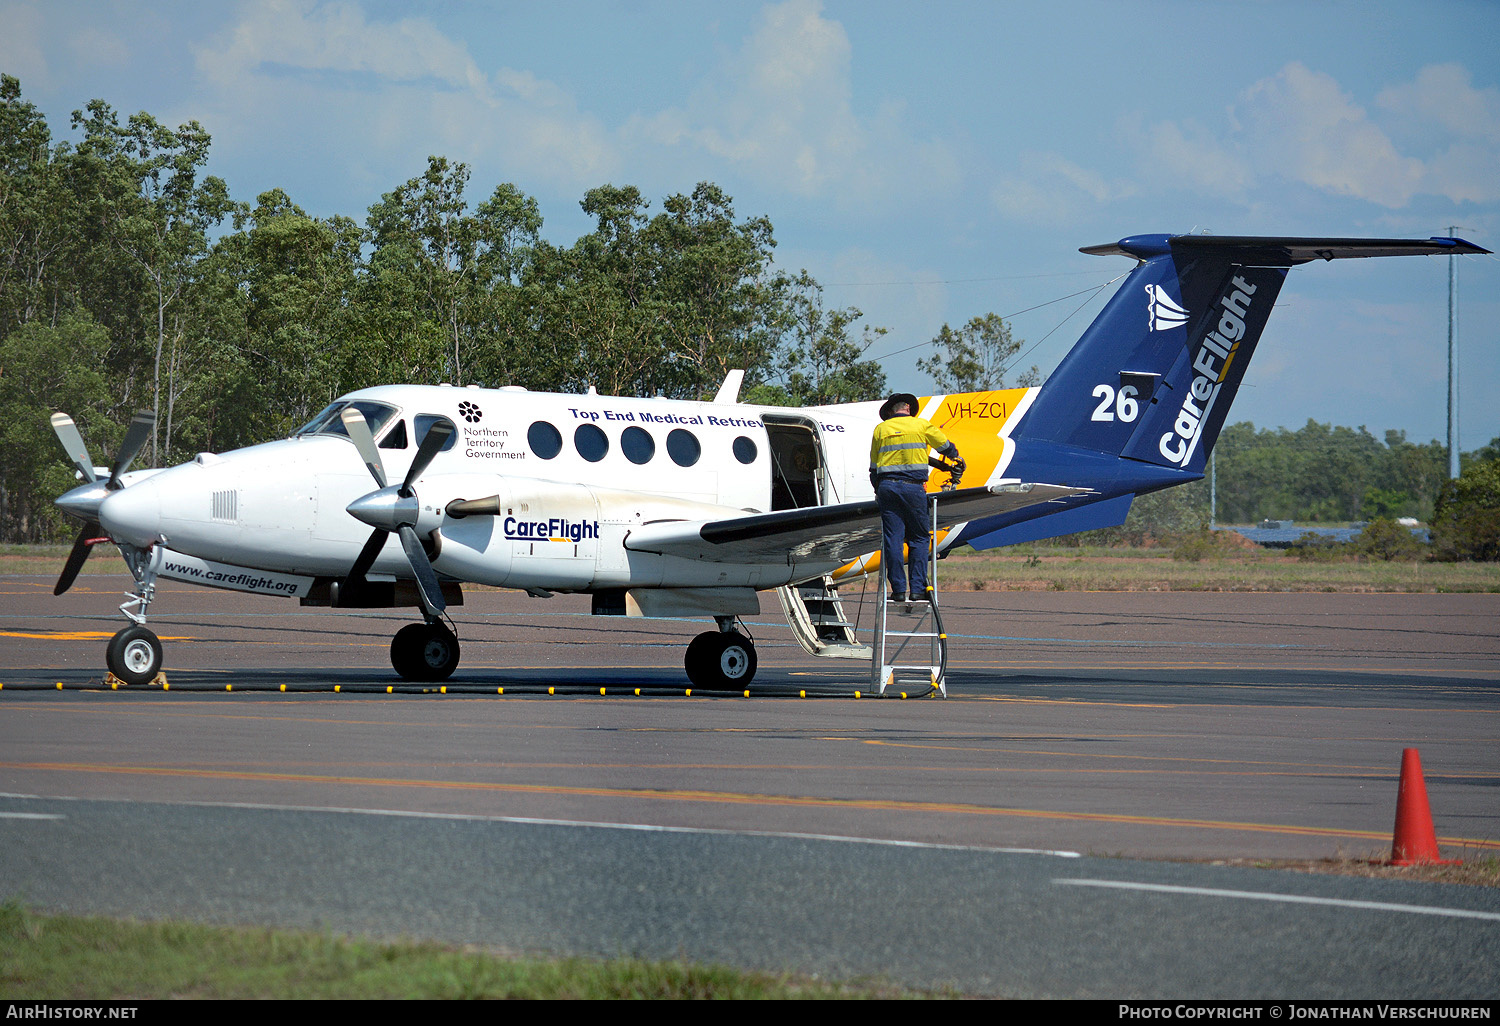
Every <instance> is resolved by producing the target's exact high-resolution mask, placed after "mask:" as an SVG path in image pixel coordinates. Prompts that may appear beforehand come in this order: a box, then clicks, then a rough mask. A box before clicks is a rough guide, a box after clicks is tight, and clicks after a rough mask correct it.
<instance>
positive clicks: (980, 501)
mask: <svg viewBox="0 0 1500 1026" xmlns="http://www.w3.org/2000/svg"><path fill="white" fill-rule="evenodd" d="M1087 491H1089V489H1087V488H1065V487H1063V486H1061V485H1050V484H1015V483H1012V484H994V485H988V486H986V487H980V488H961V489H958V490H957V491H952V492H934V493H932V494H933V495H935V496H936V497H937V500H938V527H939V528H946V527H952V526H954V525H956V524H961V523H965V522H966V521H969V520H976V519H978V518H980V517H986V516H993V515H995V514H997V513H1007V512H1010V511H1012V510H1017V509H1022V508H1024V507H1026V506H1035V505H1038V504H1040V503H1046V502H1056V501H1058V500H1061V499H1066V498H1068V497H1069V496H1072V495H1080V494H1083V493H1085V492H1087ZM625 547H626V548H627V549H632V550H635V551H637V552H660V553H663V554H666V555H673V556H684V557H687V558H689V559H702V560H708V561H710V562H716V563H756V562H764V561H767V560H776V561H781V560H785V561H786V562H787V563H788V564H793V565H795V564H802V563H816V562H830V561H833V562H842V561H845V560H849V559H853V558H855V557H856V556H861V555H863V554H865V553H867V552H871V551H874V550H875V549H878V548H879V547H880V507H879V506H878V505H877V504H876V502H875V500H874V499H867V500H865V501H863V502H844V503H840V504H838V505H836V506H810V507H808V508H806V509H787V510H779V511H777V512H775V513H751V514H747V515H746V516H743V517H732V518H729V519H724V520H709V521H704V520H671V521H661V522H658V523H654V524H645V525H643V526H642V527H638V528H636V529H635V530H633V531H631V532H630V534H629V535H628V536H626V538H625Z"/></svg>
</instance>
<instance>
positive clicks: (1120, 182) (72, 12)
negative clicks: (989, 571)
mask: <svg viewBox="0 0 1500 1026" xmlns="http://www.w3.org/2000/svg"><path fill="white" fill-rule="evenodd" d="M1497 40H1500V4H1496V3H1492V2H1479V0H1472V2H1459V0H1454V2H1439V0H1429V2H1424V3H1416V2H1406V3H1392V2H1365V3H1341V2H1321V3H1319V2H1307V0H1301V2H1297V3H1282V2H1278V0H1262V2H1255V0H1240V2H1235V3H1217V2H1212V0H1207V2H1198V3H1185V2H1168V0H1159V2H1133V3H1124V2H1120V3H1104V2H1081V0H1059V2H1052V3H999V2H959V0H946V2H945V0H928V2H924V3H921V4H917V3H894V2H879V0H863V2H840V0H824V2H818V0H784V2H780V3H774V2H773V3H767V2H743V3H742V2H718V3H711V4H704V3H701V2H700V3H693V2H686V0H657V2H650V0H644V2H634V3H625V2H605V0H552V2H548V3H542V2H540V0H527V2H520V3H501V2H492V3H457V2H429V3H388V2H376V0H363V2H359V0H354V2H337V3H324V2H317V0H245V2H241V3H209V4H203V3H187V2H178V0H157V2H154V3H150V4H143V3H105V2H100V0H92V2H81V0H50V2H45V3H43V2H36V3H30V2H11V0H0V69H3V70H4V71H5V72H6V73H9V74H14V75H17V76H18V77H19V78H20V79H21V84H22V92H23V96H24V97H25V98H27V99H29V100H31V101H32V102H34V103H36V104H37V105H38V106H40V107H41V108H42V109H43V110H44V111H45V112H46V114H47V116H48V120H49V122H50V123H51V125H52V128H53V131H54V134H55V136H57V137H60V138H66V137H68V135H69V129H68V115H69V113H70V112H71V111H73V110H74V109H78V108H81V107H83V106H84V105H85V104H86V103H87V102H88V100H90V99H92V98H94V97H100V98H103V99H105V100H106V101H108V102H109V103H111V104H112V105H113V106H114V107H115V108H116V109H117V110H119V111H121V112H122V114H128V113H133V112H135V111H137V110H146V111H149V112H150V113H151V114H153V115H155V116H156V117H158V118H160V119H162V120H164V121H167V122H169V123H171V124H174V125H175V124H179V123H181V122H184V121H186V120H188V119H196V120H198V121H199V122H201V123H202V124H203V125H204V126H205V127H206V128H207V129H208V130H209V131H210V132H211V133H212V135H213V138H214V145H213V155H212V158H211V165H212V166H211V170H212V171H213V172H214V173H216V174H219V175H221V176H222V177H224V178H225V179H226V180H227V181H228V183H229V186H230V189H231V191H232V193H233V194H234V195H235V196H236V198H239V199H243V200H247V201H251V200H253V199H254V197H255V196H256V194H258V193H259V192H262V191H264V190H266V189H270V188H273V187H280V188H282V189H285V190H286V191H287V192H288V193H289V194H290V195H291V197H292V198H293V200H294V201H296V202H297V203H299V204H300V205H301V206H302V207H304V208H305V209H307V210H308V211H309V212H310V213H313V214H316V215H329V214H335V213H339V214H347V215H349V216H352V217H355V218H358V219H363V216H364V213H365V211H366V209H367V208H368V207H369V206H370V204H371V203H373V202H375V201H376V200H377V199H378V198H379V196H380V195H381V194H382V193H384V192H387V191H389V190H390V189H392V188H394V187H395V186H396V185H398V184H400V183H401V182H403V181H405V180H406V179H408V178H411V177H413V176H415V175H417V174H419V173H420V172H421V171H422V170H423V169H424V168H425V166H426V159H427V156H428V154H441V155H444V156H447V157H448V158H450V159H451V160H458V161H463V162H465V163H467V164H469V165H470V167H471V169H472V178H471V180H470V198H471V201H472V202H474V203H476V204H477V203H478V202H480V201H481V200H483V199H484V198H486V197H487V196H488V194H489V193H490V191H491V190H493V188H494V187H495V185H497V184H498V183H500V182H513V183H515V184H516V185H517V186H519V187H520V188H521V189H522V190H523V191H525V192H526V193H528V194H530V195H532V196H535V197H536V198H537V200H538V202H539V203H540V205H541V209H542V214H543V216H544V217H545V219H546V224H545V227H544V229H543V231H544V234H546V235H547V236H548V237H549V238H550V239H552V240H553V241H555V242H559V243H562V244H567V243H570V242H572V241H573V240H574V239H575V238H577V236H578V235H579V234H581V233H582V232H584V231H586V230H588V228H589V227H590V226H589V223H588V221H587V219H586V218H585V217H584V215H583V214H582V212H581V211H580V210H579V209H578V201H579V199H581V198H582V196H583V194H584V192H585V191H586V190H588V189H590V188H592V187H594V186H596V185H600V184H603V183H606V182H612V183H615V184H621V185H623V184H632V185H636V186H638V187H639V188H640V189H641V190H642V191H643V193H644V194H645V195H647V196H649V197H651V198H652V199H653V201H654V206H655V205H659V202H660V200H661V199H662V198H663V197H665V196H667V195H670V194H672V193H676V192H687V191H690V190H691V189H692V187H693V185H694V184H695V183H697V182H699V181H704V180H707V181H713V182H716V183H717V184H719V185H720V186H722V187H723V188H724V189H725V191H727V192H728V193H729V194H730V195H731V196H732V197H734V201H735V208H736V211H737V213H738V214H739V215H740V216H742V217H744V216H755V215H765V216H767V217H769V218H770V219H771V221H772V223H773V224H774V225H775V227H776V237H777V240H778V243H779V245H778V248H777V251H776V252H777V261H778V263H780V264H782V265H783V266H784V267H785V268H786V269H788V270H790V271H796V270H798V269H800V268H806V269H807V270H808V271H809V272H810V273H811V274H812V275H813V276H814V277H815V278H817V279H818V280H819V281H820V282H823V283H824V284H825V286H826V289H825V301H826V302H827V303H828V304H829V305H833V306H856V307H858V308H859V309H861V310H862V311H863V312H864V314H865V322H866V323H868V324H871V325H878V326H881V327H885V328H887V329H889V333H888V334H887V335H886V336H885V337H884V338H882V339H881V340H880V341H878V342H877V343H876V345H875V347H874V348H873V349H872V350H871V354H870V355H872V356H878V357H883V359H882V362H883V363H884V364H885V366H886V369H887V373H888V375H889V378H890V383H891V385H892V386H893V387H898V386H899V387H900V388H902V389H908V388H909V389H911V390H913V391H922V390H923V389H924V388H926V387H927V385H928V382H926V381H924V380H923V379H922V378H921V376H920V375H918V374H917V373H916V372H915V370H914V366H913V365H914V363H915V360H916V359H917V358H918V357H920V356H922V355H925V354H926V352H927V351H928V348H929V347H928V345H927V343H928V341H929V340H930V339H931V338H932V337H933V336H934V335H935V334H936V333H937V331H938V329H939V328H940V327H941V325H942V324H943V323H944V322H947V323H950V324H953V325H955V326H956V325H959V324H962V323H963V322H965V321H967V320H968V319H969V318H971V317H974V316H978V315H981V314H984V313H987V312H991V311H993V312H995V313H999V314H1001V315H1002V316H1006V317H1007V318H1008V319H1010V321H1011V323H1012V327H1013V330H1014V332H1015V335H1016V336H1017V337H1020V338H1024V339H1026V340H1027V344H1028V346H1033V348H1031V350H1030V352H1029V353H1027V354H1026V355H1025V357H1024V361H1023V367H1024V366H1030V365H1031V364H1033V363H1034V364H1037V365H1038V366H1039V367H1040V368H1041V370H1042V371H1043V372H1044V373H1045V372H1047V371H1049V370H1050V369H1051V367H1052V366H1053V365H1054V364H1056V362H1057V361H1058V360H1059V359H1060V358H1061V356H1062V355H1063V354H1064V353H1065V352H1066V351H1067V348H1068V346H1069V345H1070V344H1071V343H1072V341H1073V340H1074V339H1076V338H1077V337H1078V335H1079V334H1080V333H1081V331H1082V330H1083V328H1084V326H1085V325H1086V324H1087V323H1088V320H1089V319H1090V318H1091V317H1092V316H1093V314H1094V313H1096V312H1097V311H1098V309H1099V308H1100V306H1101V305H1102V303H1103V301H1104V299H1105V298H1107V296H1108V295H1109V294H1110V292H1112V291H1113V286H1110V287H1109V288H1106V289H1104V290H1103V291H1100V292H1094V290H1095V289H1097V287H1099V286H1102V285H1104V284H1105V283H1106V282H1108V281H1109V280H1110V279H1112V278H1114V277H1115V276H1117V275H1119V274H1121V273H1123V272H1124V271H1126V270H1127V269H1128V267H1129V262H1128V261H1126V260H1124V259H1123V258H1118V257H1116V258H1099V257H1087V256H1084V255H1082V254H1080V253H1078V247H1080V246H1085V245H1093V244H1097V243H1102V242H1109V241H1113V240H1115V239H1118V238H1121V237H1123V236H1126V235H1133V234H1139V233H1145V232H1186V231H1192V230H1209V231H1212V232H1213V233H1215V234H1221V235H1231V234H1289V235H1338V236H1358V235H1366V236H1403V237H1407V236H1409V237H1416V238H1425V237H1427V236H1430V235H1439V234H1445V233H1446V232H1447V229H1448V227H1449V226H1450V225H1457V226H1460V228H1461V230H1460V231H1458V232H1457V234H1459V235H1461V236H1463V237H1465V238H1468V239H1470V240H1471V241H1474V242H1477V243H1478V244H1480V245H1482V246H1485V247H1486V248H1489V249H1496V248H1500V247H1497V245H1496V243H1497V242H1500V231H1497V229H1500V57H1497V47H1496V41H1497ZM1459 276H1460V277H1459V281H1460V290H1461V309H1460V332H1461V338H1462V349H1461V357H1460V367H1461V396H1462V401H1461V414H1462V420H1461V442H1462V445H1463V447H1464V448H1466V449H1469V448H1474V447H1477V446H1479V445H1482V444H1483V443H1484V442H1486V441H1488V440H1489V439H1490V438H1493V437H1495V436H1500V401H1497V400H1496V396H1497V394H1500V387H1497V386H1500V345H1497V343H1500V337H1497V336H1500V259H1497V258H1496V257H1470V258H1467V259H1465V260H1463V261H1462V262H1461V263H1460V268H1459ZM1447 283H1448V266H1447V261H1446V260H1445V259H1439V258H1407V259H1392V260H1379V261H1345V262H1339V263H1334V264H1326V265H1318V266H1312V265H1309V266H1307V267H1304V268H1299V269H1297V270H1294V271H1293V272H1292V274H1291V276H1290V278H1289V279H1288V283H1287V286H1286V288H1285V289H1284V290H1283V293H1282V298H1281V301H1280V302H1279V303H1278V305H1277V308H1276V311H1275V312H1274V313H1273V315H1272V318H1271V323H1270V326H1269V327H1268V329H1267V332H1266V335H1265V337H1264V339H1263V341H1262V343H1261V346H1260V348H1259V349H1258V351H1257V353H1256V357H1255V362H1254V363H1253V364H1252V365H1251V367H1250V371H1249V374H1248V375H1247V377H1246V384H1245V387H1244V388H1243V389H1242V390H1241V392H1240V395H1239V397H1238V399H1237V401H1236V403H1235V406H1234V408H1233V410H1232V411H1231V414H1230V417H1231V419H1232V420H1252V421H1254V422H1255V423H1256V424H1257V425H1258V426H1262V427H1275V426H1278V425H1283V426H1287V427H1292V428H1295V427H1298V426H1300V425H1301V424H1303V423H1305V422H1306V421H1307V420H1308V418H1313V419H1316V420H1318V421H1323V422H1329V421H1331V422H1333V423H1337V424H1345V425H1349V426H1359V425H1365V426H1367V427H1368V428H1369V429H1370V430H1371V431H1372V432H1374V433H1375V434H1376V436H1377V437H1380V436H1381V435H1382V434H1383V432H1384V431H1385V430H1386V429H1387V428H1397V429H1403V430H1405V431H1407V432H1408V435H1409V436H1410V437H1411V438H1413V439H1414V440H1418V441H1425V440H1427V439H1431V438H1442V437H1443V436H1444V434H1445V412H1444V406H1445V402H1446V373H1447V371H1446V346H1447V290H1448V284H1447ZM1074 293H1082V294H1079V295H1076V296H1074V298H1071V299H1062V298H1061V297H1064V296H1068V295H1070V294H1074ZM1091 296H1092V298H1091ZM1043 304H1045V305H1043ZM1080 304H1082V306H1080ZM1033 308H1034V309H1033ZM1023 311H1024V312H1023Z"/></svg>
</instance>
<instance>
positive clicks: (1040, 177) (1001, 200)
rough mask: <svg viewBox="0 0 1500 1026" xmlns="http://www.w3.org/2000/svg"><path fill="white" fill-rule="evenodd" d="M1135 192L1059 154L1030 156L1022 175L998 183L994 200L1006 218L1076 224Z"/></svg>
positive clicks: (1025, 156)
mask: <svg viewBox="0 0 1500 1026" xmlns="http://www.w3.org/2000/svg"><path fill="white" fill-rule="evenodd" d="M1135 192H1136V188H1135V186H1134V185H1132V184H1131V183H1129V182H1125V181H1110V180H1108V179H1106V178H1104V177H1103V176H1102V175H1100V174H1098V173H1096V172H1094V171H1090V170H1088V169H1087V168H1084V167H1081V166H1079V165H1078V164H1075V163H1073V162H1072V161H1070V160H1068V159H1067V158H1066V157H1062V156H1060V155H1058V154H1056V153H1027V154H1023V155H1022V157H1021V166H1020V174H1019V175H1014V176H1008V177H1005V178H1002V179H1000V180H999V181H998V182H996V183H995V185H994V187H993V188H992V189H991V192H990V198H991V200H993V202H994V204H995V207H996V208H997V209H998V210H999V211H1000V213H1002V214H1004V215H1005V216H1006V217H1012V218H1015V219H1017V220H1021V221H1030V222H1033V223H1036V224H1053V223H1057V222H1062V223H1068V222H1072V221H1075V220H1077V219H1078V218H1079V217H1080V216H1082V215H1084V214H1086V213H1090V212H1092V210H1093V209H1094V208H1097V207H1100V206H1104V205H1107V204H1109V203H1112V202H1114V201H1116V200H1120V199H1124V198H1126V197H1128V196H1132V195H1134V194H1135Z"/></svg>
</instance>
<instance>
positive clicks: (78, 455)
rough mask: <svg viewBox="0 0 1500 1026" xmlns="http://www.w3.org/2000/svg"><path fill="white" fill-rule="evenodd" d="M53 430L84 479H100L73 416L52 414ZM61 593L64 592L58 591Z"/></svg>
mask: <svg viewBox="0 0 1500 1026" xmlns="http://www.w3.org/2000/svg"><path fill="white" fill-rule="evenodd" d="M52 432H53V434H55V435H57V440H58V441H59V442H61V443H62V447H63V448H64V449H66V450H67V451H68V459H69V460H71V461H72V463H73V466H75V467H77V468H78V472H79V473H80V474H82V475H83V479H84V480H85V481H87V482H88V483H89V484H93V483H94V482H95V481H97V480H99V477H98V475H97V474H95V473H94V461H93V460H91V459H89V447H88V446H86V445H84V444H83V436H82V435H80V434H79V433H78V425H77V424H74V423H73V418H72V417H70V416H68V415H67V414H66V413H54V414H53V415H52ZM58 594H59V595H61V594H62V592H58Z"/></svg>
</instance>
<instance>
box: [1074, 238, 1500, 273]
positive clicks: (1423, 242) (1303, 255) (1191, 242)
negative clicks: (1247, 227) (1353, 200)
mask: <svg viewBox="0 0 1500 1026" xmlns="http://www.w3.org/2000/svg"><path fill="white" fill-rule="evenodd" d="M1174 248H1176V249H1178V250H1179V251H1182V250H1186V251H1198V252H1202V253H1214V252H1219V253H1224V254H1225V255H1230V254H1232V259H1234V260H1235V262H1236V263H1241V264H1259V265H1262V266H1266V267H1294V266H1296V265H1297V264H1305V263H1309V262H1310V261H1313V260H1343V259H1346V258H1350V257H1386V256H1460V255H1472V254H1484V253H1488V252H1489V250H1487V249H1485V248H1483V247H1482V246H1476V245H1474V244H1473V243H1472V242H1465V241H1464V240H1463V239H1449V238H1444V237H1442V236H1435V237H1433V238H1430V239H1319V238H1298V237H1292V236H1274V235H1273V236H1258V235H1136V236H1132V237H1130V238H1128V239H1121V240H1120V241H1119V242H1110V243H1106V244H1105V245H1102V246H1084V247H1083V248H1082V249H1081V250H1079V252H1081V253H1087V254H1089V255H1090V256H1130V257H1135V258H1136V259H1137V260H1149V259H1150V258H1152V257H1154V256H1164V255H1166V254H1167V253H1170V252H1171V251H1172V250H1173V249H1174Z"/></svg>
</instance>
